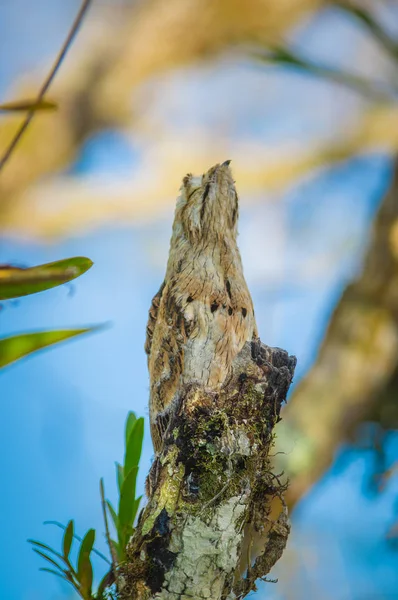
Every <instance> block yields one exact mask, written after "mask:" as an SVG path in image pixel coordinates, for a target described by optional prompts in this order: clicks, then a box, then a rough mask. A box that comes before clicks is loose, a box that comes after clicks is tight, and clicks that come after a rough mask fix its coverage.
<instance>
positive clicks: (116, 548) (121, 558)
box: [111, 539, 125, 564]
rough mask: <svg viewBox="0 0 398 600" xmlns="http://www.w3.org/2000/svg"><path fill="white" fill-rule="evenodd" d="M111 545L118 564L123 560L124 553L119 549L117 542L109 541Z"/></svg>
mask: <svg viewBox="0 0 398 600" xmlns="http://www.w3.org/2000/svg"><path fill="white" fill-rule="evenodd" d="M111 544H112V547H113V550H114V552H115V553H116V556H117V558H118V564H120V563H121V562H123V561H124V559H125V555H124V551H123V550H122V549H121V548H120V546H119V544H118V542H116V541H115V540H112V539H111Z"/></svg>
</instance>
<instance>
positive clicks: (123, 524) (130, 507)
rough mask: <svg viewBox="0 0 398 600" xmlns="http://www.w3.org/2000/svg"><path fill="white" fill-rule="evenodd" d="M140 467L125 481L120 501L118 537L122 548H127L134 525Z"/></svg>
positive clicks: (134, 468) (131, 472)
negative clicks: (136, 489) (136, 488)
mask: <svg viewBox="0 0 398 600" xmlns="http://www.w3.org/2000/svg"><path fill="white" fill-rule="evenodd" d="M137 473H138V467H133V468H132V469H131V471H130V472H129V474H128V475H127V477H126V478H125V480H124V481H123V485H122V489H121V491H120V499H119V515H118V525H119V527H118V537H119V544H120V546H121V548H123V549H124V548H125V546H126V544H127V541H128V536H129V534H130V531H131V528H132V525H133V513H134V500H135V487H136V481H137Z"/></svg>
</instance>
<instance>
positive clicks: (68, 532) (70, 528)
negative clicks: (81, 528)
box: [62, 519, 74, 560]
mask: <svg viewBox="0 0 398 600" xmlns="http://www.w3.org/2000/svg"><path fill="white" fill-rule="evenodd" d="M73 533H74V524H73V519H71V520H70V521H69V523H68V524H67V526H66V529H65V532H64V538H63V541H62V548H63V552H64V557H65V559H66V560H68V559H69V553H70V549H71V547H72V540H73Z"/></svg>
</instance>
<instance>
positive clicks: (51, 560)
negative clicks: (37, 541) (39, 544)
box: [33, 548, 65, 573]
mask: <svg viewBox="0 0 398 600" xmlns="http://www.w3.org/2000/svg"><path fill="white" fill-rule="evenodd" d="M33 552H36V553H37V554H38V555H39V556H41V557H42V558H44V559H45V560H48V562H49V563H51V564H52V565H54V567H57V569H58V570H59V571H61V573H65V570H64V569H63V568H62V567H61V566H60V565H59V564H58V563H57V562H56V561H55V560H53V559H52V558H51V557H50V556H47V554H44V552H42V551H41V550H39V549H38V548H33Z"/></svg>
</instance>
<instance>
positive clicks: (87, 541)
mask: <svg viewBox="0 0 398 600" xmlns="http://www.w3.org/2000/svg"><path fill="white" fill-rule="evenodd" d="M94 541H95V530H94V529H89V530H88V531H87V533H86V535H85V536H84V538H83V540H82V543H81V545H80V551H79V556H78V558H77V576H78V580H79V583H80V588H79V589H80V592H81V594H82V596H83V598H85V599H86V598H87V599H88V600H89V599H90V597H91V586H92V583H93V567H92V564H91V560H90V554H91V551H92V549H93V546H94Z"/></svg>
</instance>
